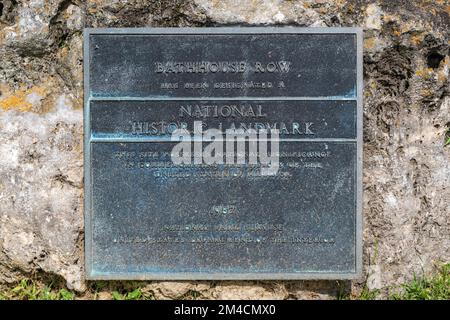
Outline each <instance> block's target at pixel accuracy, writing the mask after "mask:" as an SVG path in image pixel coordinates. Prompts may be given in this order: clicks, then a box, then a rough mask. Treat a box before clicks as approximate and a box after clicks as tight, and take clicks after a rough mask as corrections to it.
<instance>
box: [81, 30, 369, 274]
mask: <svg viewBox="0 0 450 320" xmlns="http://www.w3.org/2000/svg"><path fill="white" fill-rule="evenodd" d="M234 34H239V35H241V34H245V35H258V34H263V35H264V34H352V35H355V36H356V54H357V56H356V94H355V96H354V98H349V99H348V100H352V101H356V105H357V107H356V139H354V140H353V141H356V165H355V167H356V168H355V169H356V174H355V176H356V177H355V182H356V187H355V194H356V215H355V219H356V221H355V223H354V224H355V226H356V228H355V230H354V237H355V238H354V239H355V244H356V245H355V248H354V249H355V252H354V255H355V268H354V272H333V271H320V272H315V271H313V272H289V273H285V272H284V273H283V272H231V273H227V272H165V271H164V270H161V272H139V271H138V272H136V271H132V272H108V271H98V270H95V268H94V267H93V254H92V248H93V238H94V236H93V231H94V230H93V223H92V221H93V220H92V218H93V214H94V213H93V210H92V201H93V188H92V184H91V183H92V166H91V165H92V160H93V159H92V155H91V141H92V132H91V114H90V112H91V111H90V104H91V102H92V101H102V97H94V96H93V95H92V93H91V87H90V61H89V57H90V49H89V48H90V42H89V41H90V37H91V36H96V35H126V36H132V35H154V36H167V35H234ZM83 51H84V62H83V64H84V222H85V223H84V225H85V272H86V279H88V280H313V279H317V280H319V279H329V280H334V279H336V280H338V279H355V278H359V277H360V276H361V274H362V226H363V217H362V193H363V192H362V158H363V137H362V135H363V130H362V128H363V127H362V125H363V73H362V71H363V55H362V51H363V31H362V29H361V28H353V27H345V28H302V27H217V28H86V29H85V30H84V48H83ZM104 98H105V100H108V99H110V100H114V101H115V100H124V101H126V100H127V99H128V98H129V97H118V98H117V97H116V98H114V97H113V99H111V97H104ZM293 98H294V99H299V100H302V99H304V98H305V97H303V96H301V97H293ZM322 98H323V97H322ZM334 98H335V97H329V99H330V100H334ZM177 99H178V100H182V98H175V99H172V100H177ZM190 99H191V100H195V99H192V97H191V98H190ZM214 99H215V98H214V97H209V99H206V98H205V99H204V100H214ZM219 99H220V97H219ZM221 99H222V100H226V98H225V97H223V98H221ZM242 99H243V100H249V98H248V97H242ZM143 100H145V99H143ZM158 100H165V99H164V97H162V98H161V99H158ZM168 100H170V99H168ZM234 100H239V99H238V97H235V98H234ZM267 100H270V97H269V98H268V99H267ZM273 100H275V99H273ZM277 100H278V98H277ZM280 100H283V97H281V99H280ZM312 100H314V99H312ZM315 100H319V99H315ZM325 100H326V98H325ZM106 140H107V138H104V140H103V141H106ZM337 140H339V139H337ZM99 141H101V139H100V140H99ZM130 141H133V140H130ZM140 141H141V140H139V139H137V140H135V142H140Z"/></svg>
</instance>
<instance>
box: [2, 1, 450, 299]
mask: <svg viewBox="0 0 450 320" xmlns="http://www.w3.org/2000/svg"><path fill="white" fill-rule="evenodd" d="M449 14H450V6H449V4H448V2H447V1H446V0H433V1H431V0H408V1H407V0H401V1H400V0H399V1H390V0H379V1H373V0H372V1H363V0H334V1H328V0H327V1H325V0H315V1H312V0H303V1H301V0H299V1H276V0H254V1H242V0H241V1H239V0H220V1H219V0H196V1H176V0H171V1H144V0H128V1H118V0H88V1H76V0H23V1H13V0H4V1H1V2H0V61H1V64H0V155H1V156H0V283H13V282H15V281H17V280H18V279H21V278H23V277H25V276H32V275H35V274H37V275H45V276H46V277H55V278H59V279H61V278H62V279H64V281H66V283H67V285H68V287H69V288H73V289H75V290H77V291H80V292H83V291H85V290H86V288H87V286H86V284H87V283H86V282H85V281H84V280H83V264H84V261H83V255H82V252H83V210H82V209H83V208H82V198H83V181H82V172H83V168H82V98H83V91H82V71H83V70H82V29H83V27H84V26H89V27H137V26H174V27H175V26H214V25H273V24H276V25H285V24H286V25H297V26H335V27H336V26H361V27H363V28H364V31H365V33H364V38H365V39H364V78H365V79H364V84H365V101H364V104H365V106H364V220H365V227H364V277H363V278H362V279H360V280H357V281H353V282H336V281H287V282H283V281H268V282H251V281H247V282H245V281H243V282H230V281H226V282H220V281H214V282H194V281H193V282H149V283H147V284H146V286H145V290H147V291H149V292H152V293H153V295H154V296H155V297H156V298H161V299H173V298H179V297H186V295H189V293H190V292H198V293H199V294H200V295H201V296H202V297H204V298H224V299H228V298H234V299H247V298H261V299H265V298H274V299H297V298H318V299H326V298H334V297H336V296H337V295H338V294H339V293H340V292H341V290H344V291H345V292H346V293H350V292H351V293H354V294H357V293H358V292H359V291H360V290H361V289H362V287H363V286H364V284H365V283H367V286H368V287H369V288H371V289H374V288H382V289H384V291H383V292H386V290H387V288H389V287H391V286H395V285H396V284H399V283H401V282H403V281H405V280H407V279H410V278H411V277H412V276H413V274H414V273H416V274H422V273H423V272H425V273H427V272H430V271H431V270H432V269H433V265H434V264H435V263H437V262H439V261H450V164H449V157H450V146H448V147H444V139H445V138H446V135H448V130H449V127H450V98H449V94H448V93H449V65H450V57H449V47H450V43H449V37H448V30H449V28H450V18H449ZM108 297H109V295H108V293H107V292H101V294H99V298H108Z"/></svg>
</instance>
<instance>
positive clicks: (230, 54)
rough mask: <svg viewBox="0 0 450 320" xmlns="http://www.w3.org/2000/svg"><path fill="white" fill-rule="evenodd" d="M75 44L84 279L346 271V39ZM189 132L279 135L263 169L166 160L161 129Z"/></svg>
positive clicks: (355, 252)
mask: <svg viewBox="0 0 450 320" xmlns="http://www.w3.org/2000/svg"><path fill="white" fill-rule="evenodd" d="M84 37H85V43H84V72H85V108H84V112H85V113H84V121H85V122H84V124H85V127H84V128H85V129H84V134H85V140H84V143H85V144H84V151H85V252H86V256H85V259H86V273H87V274H86V276H87V278H88V279H350V278H355V277H358V276H359V275H360V273H361V265H362V254H361V251H362V243H361V242H362V238H361V231H362V216H361V210H362V209H361V202H362V178H361V177H362V31H361V29H358V28H291V27H287V28H201V29H197V28H181V29H171V28H167V29H166V28H145V29H86V30H85V33H84ZM195 121H202V123H203V124H204V126H205V128H218V129H221V130H226V129H227V128H244V129H246V130H247V129H248V128H251V129H260V128H277V129H279V131H280V144H279V170H278V172H277V174H276V175H261V174H259V171H258V169H260V168H259V167H258V166H252V165H226V164H225V165H224V164H206V163H200V164H198V163H197V164H195V163H192V164H175V163H174V162H173V161H172V159H171V150H173V148H174V146H175V145H176V144H177V143H178V142H177V141H172V140H171V134H172V132H173V131H174V130H176V129H186V130H193V128H194V123H195ZM206 145H207V143H206V144H205V145H202V147H201V148H203V149H201V151H203V150H204V148H205V147H206Z"/></svg>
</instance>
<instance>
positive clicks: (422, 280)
mask: <svg viewBox="0 0 450 320" xmlns="http://www.w3.org/2000/svg"><path fill="white" fill-rule="evenodd" d="M391 291H393V293H391V294H389V295H388V299H389V300H450V263H446V264H443V265H441V266H440V267H439V270H438V272H437V273H436V274H434V275H432V276H429V277H424V276H422V277H417V276H416V275H414V278H413V279H412V280H411V281H409V282H406V283H404V284H402V285H400V286H398V287H397V288H393V289H392V290H391ZM379 297H380V290H369V289H368V288H367V287H366V286H365V287H364V288H363V290H362V291H361V293H360V294H359V295H358V296H356V297H351V299H354V300H374V299H377V298H379Z"/></svg>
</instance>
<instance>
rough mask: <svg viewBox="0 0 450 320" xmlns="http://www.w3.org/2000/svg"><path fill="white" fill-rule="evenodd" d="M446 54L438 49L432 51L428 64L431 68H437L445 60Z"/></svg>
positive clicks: (428, 56)
mask: <svg viewBox="0 0 450 320" xmlns="http://www.w3.org/2000/svg"><path fill="white" fill-rule="evenodd" d="M444 57H445V56H444V55H442V54H440V53H439V52H437V51H434V50H433V51H431V52H430V53H429V54H428V55H427V65H428V67H429V68H433V69H437V68H439V65H440V64H441V61H442V60H444Z"/></svg>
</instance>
